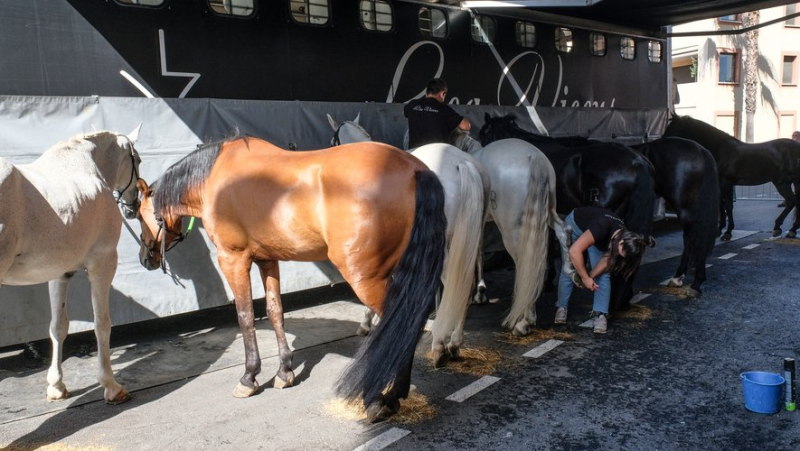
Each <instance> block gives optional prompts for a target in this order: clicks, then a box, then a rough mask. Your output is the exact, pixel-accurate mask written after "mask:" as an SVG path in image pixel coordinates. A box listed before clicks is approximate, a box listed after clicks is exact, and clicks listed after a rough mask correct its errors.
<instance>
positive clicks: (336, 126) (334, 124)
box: [326, 113, 339, 131]
mask: <svg viewBox="0 0 800 451" xmlns="http://www.w3.org/2000/svg"><path fill="white" fill-rule="evenodd" d="M326 114H327V113H326ZM327 116H328V123H329V124H331V128H332V129H333V131H336V130H339V124H337V123H336V121H334V120H333V118H332V117H331V115H330V114H328V115H327Z"/></svg>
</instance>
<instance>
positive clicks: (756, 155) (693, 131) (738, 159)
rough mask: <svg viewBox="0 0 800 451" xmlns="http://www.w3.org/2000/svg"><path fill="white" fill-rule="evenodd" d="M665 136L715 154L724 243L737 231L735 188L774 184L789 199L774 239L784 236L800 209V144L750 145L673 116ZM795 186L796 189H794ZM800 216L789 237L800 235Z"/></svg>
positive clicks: (792, 142) (703, 123)
mask: <svg viewBox="0 0 800 451" xmlns="http://www.w3.org/2000/svg"><path fill="white" fill-rule="evenodd" d="M664 136H679V137H681V138H686V139H691V140H692V141H696V142H697V143H699V144H700V145H702V146H703V147H705V148H706V149H708V150H709V151H710V152H711V155H713V156H714V160H715V161H716V162H717V171H718V173H719V192H720V202H719V208H720V222H719V231H720V232H722V229H723V228H725V224H726V220H727V225H728V229H727V230H726V231H725V234H724V235H723V236H722V239H723V240H730V239H731V231H732V230H733V226H734V225H733V187H734V185H761V184H763V183H768V182H772V183H773V184H774V185H775V187H776V188H777V189H778V192H779V193H780V194H781V196H783V198H784V199H785V200H786V207H785V208H784V209H783V211H781V213H780V215H778V217H777V218H776V219H775V225H774V227H773V230H772V236H780V235H781V225H782V224H783V221H784V220H785V219H786V216H787V215H788V214H789V212H791V211H792V209H795V208H796V207H797V202H798V198H797V194H798V192H797V190H798V189H800V143H797V142H795V141H792V140H791V139H775V140H772V141H767V142H764V143H758V144H747V143H743V142H742V141H739V140H738V139H736V138H734V137H733V136H731V135H729V134H727V133H725V132H723V131H722V130H719V129H717V128H716V127H713V126H711V125H708V124H706V123H705V122H702V121H699V120H697V119H693V118H691V117H689V116H678V115H673V116H672V118H671V119H670V122H669V125H667V129H666V131H665V132H664ZM792 184H794V188H795V190H794V191H793V190H792ZM798 227H800V215H798V212H797V211H795V215H794V224H792V227H791V229H790V230H789V232H788V233H787V234H786V236H787V237H789V238H794V237H796V236H797V229H798Z"/></svg>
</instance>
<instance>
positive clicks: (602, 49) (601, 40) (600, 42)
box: [589, 32, 608, 56]
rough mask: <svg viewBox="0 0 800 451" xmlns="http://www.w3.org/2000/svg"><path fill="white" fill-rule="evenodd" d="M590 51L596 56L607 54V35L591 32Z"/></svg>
mask: <svg viewBox="0 0 800 451" xmlns="http://www.w3.org/2000/svg"><path fill="white" fill-rule="evenodd" d="M589 45H590V46H591V47H590V48H589V51H591V53H592V55H594V56H606V52H607V51H608V48H607V46H606V35H604V34H603V33H596V32H591V33H589Z"/></svg>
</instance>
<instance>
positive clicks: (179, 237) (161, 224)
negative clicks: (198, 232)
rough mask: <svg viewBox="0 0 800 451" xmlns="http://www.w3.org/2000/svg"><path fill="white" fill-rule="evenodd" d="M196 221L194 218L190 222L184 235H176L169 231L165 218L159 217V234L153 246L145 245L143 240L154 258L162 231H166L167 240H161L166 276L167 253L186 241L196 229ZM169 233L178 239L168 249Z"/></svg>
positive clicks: (163, 268)
mask: <svg viewBox="0 0 800 451" xmlns="http://www.w3.org/2000/svg"><path fill="white" fill-rule="evenodd" d="M194 220H195V217H194V216H192V218H191V219H190V220H189V227H187V229H186V233H183V232H177V233H176V232H173V231H172V230H170V229H168V228H167V226H166V225H165V224H164V218H162V217H160V216H159V217H157V218H156V224H158V232H156V236H155V238H154V239H153V244H152V245H151V246H148V245H146V244H144V240H142V244H144V246H145V247H146V248H147V254H148V255H149V256H150V257H152V256H153V254H154V253H155V247H156V246H155V243H157V242H158V237H159V236H161V231H162V230H163V231H164V238H165V239H163V240H161V271H163V272H164V274H166V273H167V263H166V262H167V259H166V258H165V256H166V253H167V252H169V251H171V250H172V248H174V247H175V246H177V245H178V243H180V242H181V241H183V240H185V239H186V237H188V236H189V234H190V233H192V229H194ZM168 233H171V234H172V235H174V236H175V237H176V238H175V239H174V240H172V242H171V243H170V244H169V247H167V240H166V237H167V236H166V235H167V234H168Z"/></svg>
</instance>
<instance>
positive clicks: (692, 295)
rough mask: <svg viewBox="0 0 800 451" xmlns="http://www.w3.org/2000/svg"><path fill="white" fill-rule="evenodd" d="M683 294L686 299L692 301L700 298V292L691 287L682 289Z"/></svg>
mask: <svg viewBox="0 0 800 451" xmlns="http://www.w3.org/2000/svg"><path fill="white" fill-rule="evenodd" d="M684 292H686V296H688V297H690V298H692V299H694V298H699V297H700V290H696V289H694V288H692V287H686V288H685V289H684Z"/></svg>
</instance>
